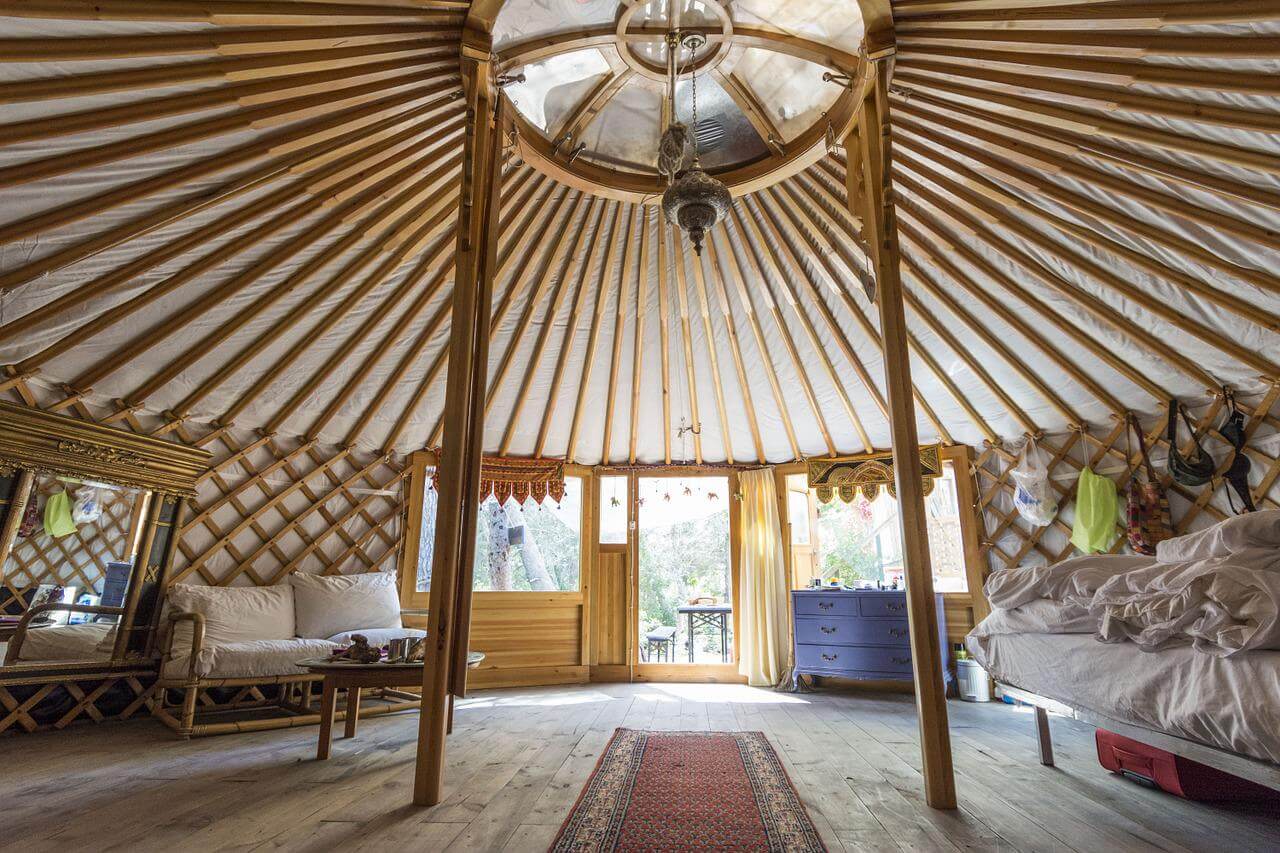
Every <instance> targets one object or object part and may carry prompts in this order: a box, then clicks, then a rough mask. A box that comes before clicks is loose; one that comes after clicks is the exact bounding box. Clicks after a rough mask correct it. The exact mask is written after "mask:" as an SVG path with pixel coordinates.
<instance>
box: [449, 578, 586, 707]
mask: <svg viewBox="0 0 1280 853" xmlns="http://www.w3.org/2000/svg"><path fill="white" fill-rule="evenodd" d="M581 635H582V595H581V594H580V593H573V592H502V593H484V592H478V593H476V594H475V598H474V599H473V602H472V612H471V642H470V646H471V648H472V649H475V650H476V651H481V652H484V653H485V655H486V657H485V661H484V663H483V664H481V666H480V668H479V669H477V670H475V671H474V672H472V673H471V675H470V677H469V678H468V679H467V684H468V686H469V687H473V688H477V687H497V686H514V685H519V684H556V683H569V682H575V681H586V680H587V668H586V667H585V666H583V665H582V637H581Z"/></svg>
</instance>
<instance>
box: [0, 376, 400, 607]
mask: <svg viewBox="0 0 1280 853" xmlns="http://www.w3.org/2000/svg"><path fill="white" fill-rule="evenodd" d="M3 386H8V389H9V391H10V393H11V394H12V395H13V397H12V398H13V399H15V401H17V402H23V403H25V404H26V405H30V406H44V407H56V408H57V409H58V410H59V411H63V412H64V413H65V414H71V415H75V416H79V417H82V418H85V419H89V420H95V421H99V422H105V423H110V424H112V425H114V426H117V427H122V428H125V429H132V430H133V431H135V432H148V433H157V432H159V433H163V434H166V435H168V436H169V437H171V438H174V439H177V440H179V441H182V442H184V443H187V444H191V445H195V446H198V447H203V448H204V449H206V450H208V451H209V452H210V453H212V454H213V464H212V465H211V467H210V468H209V470H208V472H207V473H206V474H205V475H204V476H203V477H202V478H201V480H200V481H199V483H198V485H197V495H196V498H195V499H194V500H192V501H191V503H190V506H189V507H188V510H187V514H186V521H185V522H184V524H183V528H182V535H181V539H180V540H179V544H178V554H177V563H176V565H175V571H174V575H173V580H174V581H175V582H178V583H197V584H199V583H203V584H211V585H229V584H257V585H264V584H271V583H279V582H280V581H281V580H283V579H284V577H285V576H286V575H288V574H289V573H290V572H293V571H304V572H313V573H324V574H335V573H342V574H347V573H352V572H366V571H386V570H392V569H394V566H395V561H396V559H397V558H398V555H399V549H400V547H401V540H400V537H401V533H402V530H403V524H402V518H401V516H402V513H403V501H402V497H403V490H402V488H401V485H402V480H403V478H404V475H405V469H404V464H403V460H402V459H401V458H400V457H397V456H394V455H392V454H389V453H378V452H376V451H366V450H360V449H356V448H350V447H337V446H334V445H332V444H327V443H325V442H323V441H321V440H319V439H314V438H310V439H305V438H297V437H287V436H282V435H279V434H271V433H261V432H256V431H250V430H239V429H236V428H234V427H212V426H208V425H205V424H197V423H186V424H183V423H178V424H176V425H175V424H174V422H173V421H162V420H161V419H158V418H157V419H151V418H149V417H148V416H147V415H146V414H144V413H142V412H139V411H135V410H130V409H128V408H119V409H117V410H114V411H110V412H106V413H104V412H102V411H99V410H91V409H89V408H88V407H87V406H86V405H85V404H84V403H83V401H76V402H74V403H73V404H71V405H66V398H65V396H63V395H61V394H58V393H57V392H56V390H54V389H46V388H44V386H42V385H40V384H39V383H36V382H31V381H27V380H21V379H17V378H12V379H10V380H8V381H7V382H5V383H3ZM3 386H0V387H3ZM54 401H57V402H54ZM113 518H114V516H113ZM118 527H119V524H113V525H112V527H111V528H110V531H109V532H110V535H111V536H119V535H126V534H127V528H128V517H127V515H126V516H125V518H124V521H123V529H124V533H123V534H122V533H120V532H119V530H118V529H117V528H118ZM46 538H47V537H46ZM103 544H104V545H105V544H107V543H106V542H104V543H103ZM100 550H101V549H95V550H93V551H92V553H93V554H97V553H99V551H100ZM18 556H19V557H21V556H22V554H21V553H19V554H18ZM90 559H91V560H92V558H90ZM59 560H65V555H63V554H61V553H53V552H47V558H46V559H45V560H44V561H43V563H42V572H43V573H44V574H49V573H51V572H54V571H60V572H61V573H62V575H66V574H67V573H68V570H66V569H57V570H55V569H54V568H52V567H53V565H54V564H56V563H57V562H58V561H59ZM28 561H29V562H30V560H28ZM82 563H83V561H77V563H76V565H81V564H82ZM104 564H105V563H104ZM95 568H96V566H95ZM85 571H86V570H81V571H80V572H78V573H77V572H76V571H74V570H71V571H70V575H71V576H72V577H75V578H77V579H78V578H79V576H80V574H84V573H85ZM56 576H59V577H60V576H61V575H56ZM7 580H8V579H7V578H6V581H7ZM18 580H20V581H23V582H25V576H24V577H23V578H19V579H18ZM38 582H45V581H44V580H40V581H38ZM6 586H7V584H6Z"/></svg>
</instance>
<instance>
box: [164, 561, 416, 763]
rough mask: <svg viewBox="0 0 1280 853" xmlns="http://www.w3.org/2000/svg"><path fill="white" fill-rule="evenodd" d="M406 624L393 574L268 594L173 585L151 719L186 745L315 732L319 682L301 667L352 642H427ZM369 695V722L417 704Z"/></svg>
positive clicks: (296, 579)
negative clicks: (217, 738) (277, 731)
mask: <svg viewBox="0 0 1280 853" xmlns="http://www.w3.org/2000/svg"><path fill="white" fill-rule="evenodd" d="M402 615H403V614H402V611H401V610H400V606H399V596H398V594H397V592H396V587H395V577H394V576H393V575H391V574H388V573H370V574H363V575H345V576H344V575H335V576H332V577H317V576H310V575H291V576H290V578H289V580H288V582H286V583H283V584H278V585H274V586H268V587H209V586H188V585H183V584H178V585H175V586H173V587H172V588H170V590H169V593H168V597H167V600H166V614H165V620H164V622H165V627H166V630H165V636H164V639H163V641H162V645H161V648H162V649H163V650H164V653H163V658H162V660H161V664H160V678H159V681H158V684H157V687H158V688H159V689H158V691H157V694H158V695H157V701H156V702H155V703H154V705H153V712H154V714H155V716H156V717H157V718H159V719H160V720H161V722H163V723H164V724H165V725H167V726H169V728H171V729H173V730H174V731H175V732H176V733H177V734H178V735H179V736H181V737H184V738H187V737H198V736H202V735H214V734H228V733H232V732H243V731H257V730H261V729H272V728H287V727H290V726H298V725H307V724H311V723H317V722H319V720H320V714H319V710H318V708H316V707H314V704H313V699H314V697H313V685H314V684H315V683H316V682H317V681H319V680H320V676H317V675H313V674H311V673H309V672H308V671H307V670H306V669H304V668H302V667H299V666H298V665H297V662H298V661H300V660H304V659H307V658H323V657H326V656H328V655H329V654H330V653H331V652H332V651H334V650H335V649H339V648H342V647H344V646H345V645H347V644H349V643H350V638H351V636H352V635H354V634H363V635H365V636H366V637H367V638H368V639H369V641H370V642H371V643H373V644H383V643H386V642H387V641H389V640H391V639H393V638H395V637H409V636H413V637H421V636H424V635H425V632H424V631H421V630H417V629H413V628H405V627H403V623H402ZM366 693H367V694H368V695H369V698H370V699H371V701H370V703H369V707H363V708H361V715H362V716H371V715H375V714H381V713H389V712H391V711H397V710H404V709H407V708H408V707H417V704H418V697H417V696H415V695H413V694H410V693H404V692H402V691H395V690H385V691H367V692H366ZM197 712H200V715H201V716H200V718H199V719H197ZM263 712H267V713H263ZM340 715H342V716H344V715H345V711H343V712H340ZM211 716H212V717H217V718H220V719H205V718H206V717H211Z"/></svg>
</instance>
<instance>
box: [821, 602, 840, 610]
mask: <svg viewBox="0 0 1280 853" xmlns="http://www.w3.org/2000/svg"><path fill="white" fill-rule="evenodd" d="M835 606H836V603H835V602H834V601H819V602H818V608H819V609H820V610H830V609H831V608H833V607H835Z"/></svg>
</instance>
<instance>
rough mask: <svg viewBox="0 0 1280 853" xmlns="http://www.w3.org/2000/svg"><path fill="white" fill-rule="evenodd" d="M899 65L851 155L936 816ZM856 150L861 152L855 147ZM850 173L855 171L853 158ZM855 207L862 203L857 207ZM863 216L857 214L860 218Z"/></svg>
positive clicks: (943, 761) (927, 779)
mask: <svg viewBox="0 0 1280 853" xmlns="http://www.w3.org/2000/svg"><path fill="white" fill-rule="evenodd" d="M891 61H892V60H891V59H889V58H885V59H880V60H877V61H876V63H875V66H874V73H875V81H874V86H873V87H872V88H871V90H870V91H869V92H868V93H867V95H866V97H865V99H864V101H863V104H862V110H861V113H860V115H859V119H858V127H859V128H860V132H859V133H858V134H857V139H856V140H855V139H853V138H852V137H851V138H850V139H849V142H848V144H849V145H850V146H851V147H850V148H848V149H846V150H849V151H851V152H853V151H857V150H859V148H860V149H861V154H862V164H861V166H862V169H861V171H862V190H863V193H862V199H863V205H862V206H863V210H862V211H861V215H862V227H863V233H864V234H865V235H866V239H867V242H868V243H869V244H870V245H871V247H872V260H873V263H874V265H875V272H876V301H877V302H878V303H879V306H880V335H881V337H882V339H883V341H884V370H885V390H886V392H887V393H886V396H887V398H888V404H889V429H890V435H891V437H892V441H893V470H894V477H895V480H896V482H897V487H898V512H899V516H898V517H899V525H900V526H901V531H902V563H903V568H904V570H905V572H906V582H907V616H908V620H909V627H910V632H911V666H912V669H913V670H914V676H915V691H916V711H917V715H918V717H919V720H920V753H921V764H922V767H923V769H924V793H925V802H927V803H928V804H929V805H930V806H932V807H933V808H936V809H954V808H955V807H956V783H955V776H954V774H953V772H952V768H951V734H950V732H949V731H948V729H947V698H946V688H945V686H944V684H943V681H942V650H941V648H940V640H939V637H938V630H937V624H938V614H937V605H936V603H935V600H934V594H933V573H932V569H931V568H930V565H929V537H928V533H927V527H926V519H925V511H924V490H923V488H922V484H921V479H920V477H921V474H920V453H919V446H920V442H919V438H918V436H917V435H916V413H915V403H914V401H913V399H912V396H911V365H910V359H909V349H908V345H909V342H908V338H907V322H906V314H905V310H904V308H903V290H902V281H901V278H900V276H899V268H898V267H899V262H900V252H899V246H898V224H897V219H896V214H895V211H894V202H893V181H892V177H891V174H890V171H891V169H892V164H893V160H892V155H891V152H890V146H889V74H890V65H889V63H890V62H891ZM853 146H857V147H853ZM850 165H851V166H852V165H853V164H852V156H851V162H850ZM847 171H848V173H849V174H850V175H851V176H852V177H851V178H849V184H850V186H849V198H850V199H851V200H854V199H857V198H858V192H857V189H858V187H857V185H856V179H857V171H858V170H857V169H855V168H850V169H848V170H847ZM852 203H853V204H855V205H856V202H852ZM856 213H858V211H856V210H855V214H856Z"/></svg>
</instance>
